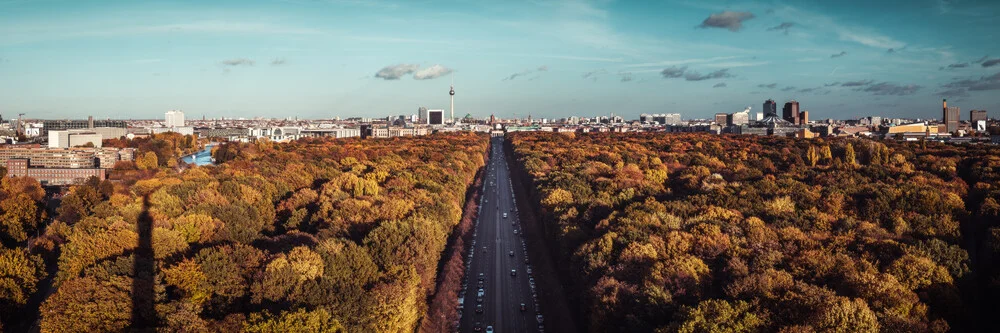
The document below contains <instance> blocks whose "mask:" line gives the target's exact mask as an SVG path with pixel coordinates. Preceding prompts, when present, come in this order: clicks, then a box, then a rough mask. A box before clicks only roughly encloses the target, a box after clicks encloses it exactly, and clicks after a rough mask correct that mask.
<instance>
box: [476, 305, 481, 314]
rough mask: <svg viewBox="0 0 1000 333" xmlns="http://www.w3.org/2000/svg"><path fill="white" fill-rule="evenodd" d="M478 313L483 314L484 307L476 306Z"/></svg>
mask: <svg viewBox="0 0 1000 333" xmlns="http://www.w3.org/2000/svg"><path fill="white" fill-rule="evenodd" d="M476 313H483V305H482V304H476Z"/></svg>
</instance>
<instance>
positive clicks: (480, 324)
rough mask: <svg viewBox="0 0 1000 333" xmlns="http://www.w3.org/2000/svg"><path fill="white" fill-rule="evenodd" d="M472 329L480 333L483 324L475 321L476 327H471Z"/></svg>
mask: <svg viewBox="0 0 1000 333" xmlns="http://www.w3.org/2000/svg"><path fill="white" fill-rule="evenodd" d="M472 329H473V330H475V331H476V332H479V331H482V330H483V324H482V323H480V322H478V321H477V322H476V325H474V326H472Z"/></svg>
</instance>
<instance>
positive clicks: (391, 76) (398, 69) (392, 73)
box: [375, 64, 420, 80]
mask: <svg viewBox="0 0 1000 333" xmlns="http://www.w3.org/2000/svg"><path fill="white" fill-rule="evenodd" d="M418 68H420V65H417V64H398V65H390V66H385V67H382V69H380V70H379V71H378V72H376V73H375V77H377V78H380V79H384V80H399V78H401V77H403V76H404V75H407V74H411V73H413V72H415V71H417V69H418Z"/></svg>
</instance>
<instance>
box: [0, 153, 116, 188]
mask: <svg viewBox="0 0 1000 333" xmlns="http://www.w3.org/2000/svg"><path fill="white" fill-rule="evenodd" d="M4 165H5V166H6V167H7V176H8V177H31V178H34V179H37V180H38V182H39V183H41V184H42V185H43V186H50V185H70V184H79V183H83V182H84V181H86V180H87V178H90V177H97V178H98V179H100V180H104V179H105V178H107V177H106V170H105V169H103V168H35V167H33V166H32V165H31V160H28V159H24V158H16V159H9V160H7V161H6V162H5V163H4Z"/></svg>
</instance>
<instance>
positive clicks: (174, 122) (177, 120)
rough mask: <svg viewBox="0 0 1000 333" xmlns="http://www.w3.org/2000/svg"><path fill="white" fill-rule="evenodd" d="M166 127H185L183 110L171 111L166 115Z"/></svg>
mask: <svg viewBox="0 0 1000 333" xmlns="http://www.w3.org/2000/svg"><path fill="white" fill-rule="evenodd" d="M164 115H165V118H166V119H165V120H166V122H164V126H166V127H184V111H181V110H170V111H167V112H166V113H165V114H164Z"/></svg>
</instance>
